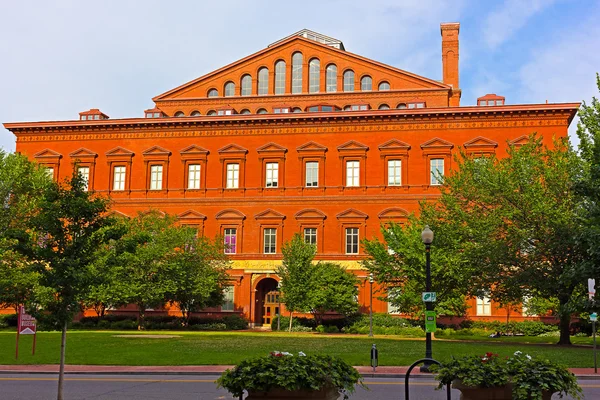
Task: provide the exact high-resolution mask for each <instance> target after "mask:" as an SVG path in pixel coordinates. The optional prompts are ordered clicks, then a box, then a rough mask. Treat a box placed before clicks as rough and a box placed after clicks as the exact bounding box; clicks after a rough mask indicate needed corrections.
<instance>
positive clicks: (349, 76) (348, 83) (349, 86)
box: [344, 70, 354, 92]
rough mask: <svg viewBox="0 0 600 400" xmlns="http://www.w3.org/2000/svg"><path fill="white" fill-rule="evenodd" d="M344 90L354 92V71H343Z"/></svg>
mask: <svg viewBox="0 0 600 400" xmlns="http://www.w3.org/2000/svg"><path fill="white" fill-rule="evenodd" d="M344 92H354V71H352V70H348V71H346V72H344Z"/></svg>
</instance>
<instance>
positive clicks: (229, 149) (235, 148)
mask: <svg viewBox="0 0 600 400" xmlns="http://www.w3.org/2000/svg"><path fill="white" fill-rule="evenodd" d="M247 152H248V149H245V148H243V147H242V146H239V145H237V144H235V143H232V144H228V145H227V146H225V147H221V148H220V149H219V154H223V153H225V154H226V153H244V154H246V153H247Z"/></svg>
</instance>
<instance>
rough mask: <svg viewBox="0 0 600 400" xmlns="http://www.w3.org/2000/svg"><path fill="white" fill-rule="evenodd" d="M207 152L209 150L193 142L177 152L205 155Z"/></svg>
mask: <svg viewBox="0 0 600 400" xmlns="http://www.w3.org/2000/svg"><path fill="white" fill-rule="evenodd" d="M208 153H209V151H208V150H206V149H205V148H204V147H200V146H197V145H195V144H193V145H191V146H188V147H186V148H185V149H183V150H180V151H179V154H181V155H196V154H198V155H207V154H208Z"/></svg>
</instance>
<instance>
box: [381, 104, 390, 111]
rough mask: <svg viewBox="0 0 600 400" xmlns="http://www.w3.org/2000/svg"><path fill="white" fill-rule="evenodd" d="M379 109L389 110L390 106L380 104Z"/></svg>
mask: <svg viewBox="0 0 600 400" xmlns="http://www.w3.org/2000/svg"><path fill="white" fill-rule="evenodd" d="M379 109H380V110H389V109H390V106H388V105H387V104H382V105H380V106H379Z"/></svg>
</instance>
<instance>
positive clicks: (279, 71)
mask: <svg viewBox="0 0 600 400" xmlns="http://www.w3.org/2000/svg"><path fill="white" fill-rule="evenodd" d="M275 94H285V61H283V60H279V61H277V62H276V63H275Z"/></svg>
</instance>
